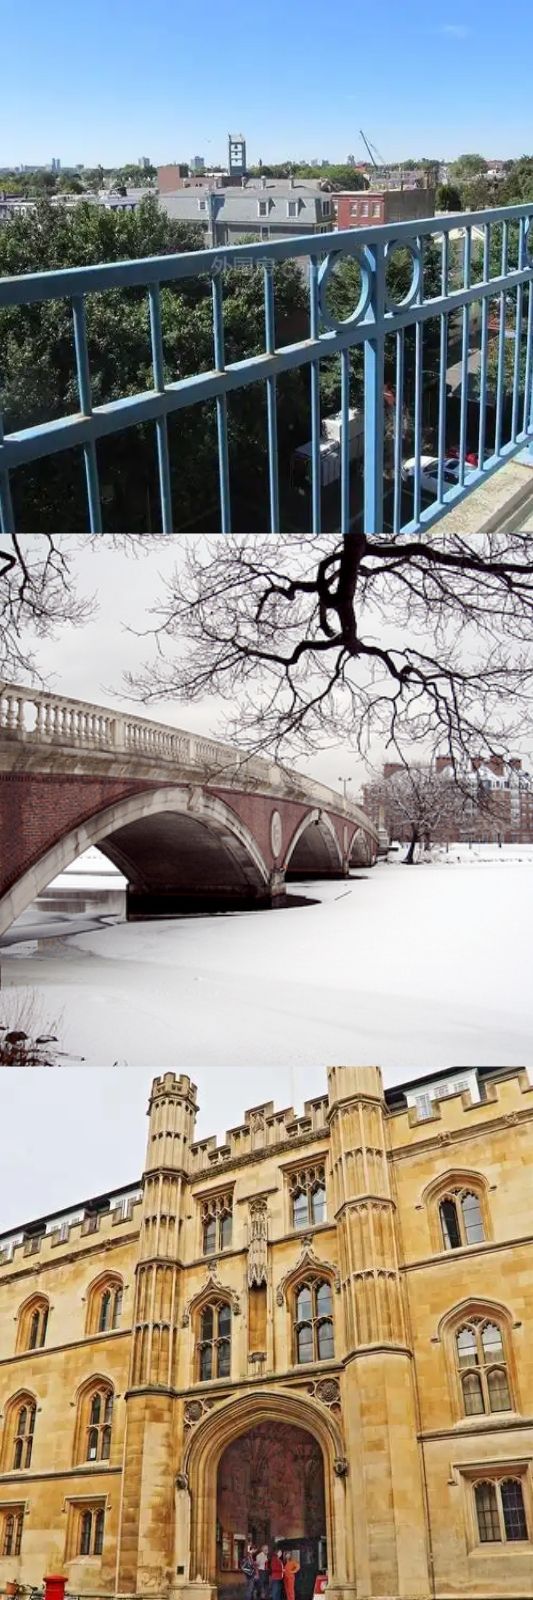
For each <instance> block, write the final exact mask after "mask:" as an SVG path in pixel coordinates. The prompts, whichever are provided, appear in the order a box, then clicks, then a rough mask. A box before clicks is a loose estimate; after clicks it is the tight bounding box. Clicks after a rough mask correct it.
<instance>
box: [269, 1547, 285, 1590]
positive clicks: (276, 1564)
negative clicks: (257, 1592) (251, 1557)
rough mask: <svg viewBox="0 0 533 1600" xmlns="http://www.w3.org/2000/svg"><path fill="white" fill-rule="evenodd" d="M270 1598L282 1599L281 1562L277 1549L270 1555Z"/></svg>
mask: <svg viewBox="0 0 533 1600" xmlns="http://www.w3.org/2000/svg"><path fill="white" fill-rule="evenodd" d="M270 1584H271V1600H283V1562H282V1560H281V1556H280V1554H279V1551H278V1550H273V1552H272V1555H271V1557H270Z"/></svg>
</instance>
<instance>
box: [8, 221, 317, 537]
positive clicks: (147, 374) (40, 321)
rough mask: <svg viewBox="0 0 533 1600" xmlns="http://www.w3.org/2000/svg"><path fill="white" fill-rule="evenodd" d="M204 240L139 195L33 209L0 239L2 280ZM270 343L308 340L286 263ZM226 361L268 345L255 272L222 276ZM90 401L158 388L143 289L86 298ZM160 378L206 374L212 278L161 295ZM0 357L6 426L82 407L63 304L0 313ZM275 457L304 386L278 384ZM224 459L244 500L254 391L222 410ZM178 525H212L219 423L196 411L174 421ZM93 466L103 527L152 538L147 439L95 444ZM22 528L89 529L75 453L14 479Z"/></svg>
mask: <svg viewBox="0 0 533 1600" xmlns="http://www.w3.org/2000/svg"><path fill="white" fill-rule="evenodd" d="M203 242H204V240H203V234H202V232H201V231H200V230H198V229H196V228H192V227H184V226H183V225H182V224H180V223H177V222H175V221H174V220H173V219H171V218H169V217H168V216H167V215H166V213H165V212H162V211H160V210H159V208H158V205H157V202H156V201H155V200H153V199H151V198H147V199H146V200H144V201H143V202H142V204H141V206H140V207H139V208H138V210H137V211H135V212H121V211H120V212H112V211H105V210H103V209H102V208H100V207H96V206H93V205H89V204H84V203H83V202H82V203H81V204H80V205H79V206H78V207H76V210H75V211H74V212H67V211H65V210H63V208H62V207H59V208H53V207H51V206H50V205H49V203H47V202H42V203H41V204H39V206H38V207H37V208H36V211H35V213H34V214H31V215H29V216H25V217H19V218H17V219H16V220H15V221H14V222H12V223H9V224H7V225H6V226H5V227H4V228H2V229H1V230H0V275H12V274H13V275H16V274H18V273H24V272H29V271H32V272H35V271H47V270H57V269H59V268H62V267H72V266H88V265H91V264H95V263H97V262H105V261H107V262H109V261H123V260H128V259H134V258H140V257H146V256H154V255H169V254H174V253H179V252H181V251H184V250H194V249H199V248H201V247H202V245H203ZM274 292H275V303H276V314H277V336H278V342H280V343H283V342H288V340H289V339H290V338H293V337H297V338H300V337H302V335H304V333H305V327H306V323H305V318H304V312H305V307H306V294H305V289H304V284H303V280H302V277H301V273H300V272H299V270H298V268H297V267H296V266H295V265H294V263H292V262H287V263H282V264H280V265H279V266H277V267H276V268H275V271H274ZM223 294H224V306H225V330H226V357H227V360H228V361H235V360H239V359H243V358H246V357H250V356H253V355H258V354H260V353H261V351H262V350H263V349H264V321H263V276H262V269H261V268H260V267H256V268H253V267H252V268H249V267H248V268H243V269H240V270H237V269H233V270H231V271H229V272H227V273H226V274H225V276H224V279H223ZM86 317H87V337H88V346H89V361H90V370H91V380H92V399H93V404H95V405H101V404H106V403H107V402H109V401H111V400H114V399H118V398H119V397H120V396H124V395H128V394H135V393H140V392H144V391H146V390H147V389H150V388H151V387H152V386H153V374H152V366H151V348H150V340H149V317H148V299H147V294H146V291H145V290H144V289H134V290H118V289H117V290H112V291H109V292H107V293H105V294H91V295H88V296H87V300H86ZM161 322H162V333H163V349H164V361H165V377H166V380H167V381H168V382H175V381H176V380H178V379H180V378H184V377H187V376H189V375H191V374H193V373H196V372H198V371H209V370H210V369H211V368H212V367H213V364H214V357H213V326H212V296H211V284H210V281H209V280H208V279H207V277H205V278H193V279H191V280H187V281H186V282H185V283H184V284H183V285H182V286H180V287H174V286H170V285H169V286H165V287H164V288H163V289H162V291H161ZM0 345H1V347H2V351H3V367H2V375H1V390H0V406H1V407H2V409H3V412H4V419H5V426H6V430H9V431H12V430H13V429H16V428H19V427H28V426H32V425H36V424H37V423H40V422H44V421H46V420H50V419H53V418H54V417H59V416H61V415H63V414H64V413H65V412H76V411H77V410H78V409H79V398H78V390H77V383H76V373H75V361H74V354H73V338H72V314H71V309H70V306H69V304H68V303H67V302H66V301H60V302H54V301H50V302H43V303H42V304H40V305H36V306H30V307H13V308H9V309H7V310H4V311H2V312H0ZM278 421H279V436H280V456H281V458H282V460H283V459H284V457H285V456H286V455H287V453H290V450H291V449H292V448H293V446H294V443H300V442H301V440H302V438H304V439H305V438H306V437H307V429H308V402H307V387H306V381H305V376H302V375H301V374H300V373H298V372H297V373H291V374H288V375H287V379H286V380H284V381H280V385H279V418H278ZM228 431H229V445H230V456H231V459H232V461H233V463H234V464H235V466H236V468H237V469H238V470H237V473H236V477H237V476H238V482H239V487H240V489H241V491H242V492H243V493H246V492H248V493H249V494H250V495H253V494H255V493H257V486H258V482H260V479H261V473H262V472H265V471H266V450H267V446H266V441H267V432H266V422H265V400H264V393H263V386H260V387H258V388H256V387H255V385H254V386H251V387H250V388H249V389H243V390H242V391H239V392H238V393H237V394H236V395H234V396H232V397H231V399H230V402H229V406H228ZM169 438H170V445H171V476H172V488H173V507H174V524H175V527H176V528H177V529H179V528H181V527H185V526H192V525H200V526H201V525H203V526H212V527H215V528H216V527H217V516H218V481H217V448H216V417H215V411H214V407H213V406H195V407H193V408H192V409H191V410H190V411H189V410H186V411H183V412H180V413H179V416H178V417H176V418H174V419H171V422H170V424H169ZM98 464H99V471H100V481H101V486H102V501H103V505H104V516H105V526H106V531H109V532H116V531H124V529H128V530H129V531H132V532H137V531H139V532H142V531H145V530H146V529H148V530H149V531H159V529H160V515H161V514H160V509H159V495H158V482H157V463H156V453H155V436H154V429H153V428H148V427H143V428H136V429H134V430H131V431H128V432H125V433H124V434H118V435H114V436H112V437H111V438H109V439H104V440H102V441H101V442H100V444H99V446H98ZM14 493H15V499H16V506H17V513H18V520H19V524H20V526H21V527H22V528H23V529H27V528H32V529H38V530H40V531H50V530H53V529H55V530H56V531H62V532H66V531H74V532H77V531H79V530H80V531H82V530H84V529H85V528H86V505H85V491H84V479H83V463H82V462H81V460H80V459H78V456H77V452H74V453H73V452H69V453H65V454H61V456H58V457H57V458H51V459H50V460H49V461H45V462H43V463H38V464H36V466H34V467H33V468H30V469H28V470H27V471H26V470H25V471H24V472H23V473H21V474H20V475H17V474H15V475H14Z"/></svg>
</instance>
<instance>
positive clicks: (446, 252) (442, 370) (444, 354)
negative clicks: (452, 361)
mask: <svg viewBox="0 0 533 1600" xmlns="http://www.w3.org/2000/svg"><path fill="white" fill-rule="evenodd" d="M449 271H450V239H449V234H447V233H444V234H443V236H442V266H441V289H442V294H443V296H446V295H447V294H448V279H449ZM447 366H448V314H447V312H446V311H443V312H441V316H440V347H439V421H438V443H437V462H438V465H437V500H442V499H443V495H444V459H445V455H446V370H447Z"/></svg>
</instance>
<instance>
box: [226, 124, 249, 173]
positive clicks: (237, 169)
mask: <svg viewBox="0 0 533 1600" xmlns="http://www.w3.org/2000/svg"><path fill="white" fill-rule="evenodd" d="M228 171H229V175H230V178H244V177H245V174H246V139H244V138H243V136H242V133H229V134H228Z"/></svg>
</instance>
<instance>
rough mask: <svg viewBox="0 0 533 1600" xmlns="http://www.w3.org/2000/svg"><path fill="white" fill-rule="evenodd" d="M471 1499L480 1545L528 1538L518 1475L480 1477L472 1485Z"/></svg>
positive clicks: (513, 1541)
mask: <svg viewBox="0 0 533 1600" xmlns="http://www.w3.org/2000/svg"><path fill="white" fill-rule="evenodd" d="M474 1500H475V1507H476V1519H477V1530H478V1534H479V1539H480V1543H481V1544H505V1543H516V1542H518V1541H519V1540H522V1541H524V1540H526V1539H529V1531H528V1526H527V1517H526V1508H525V1503H524V1489H523V1483H522V1479H521V1478H520V1477H516V1478H487V1479H481V1480H480V1481H479V1482H478V1483H475V1484H474Z"/></svg>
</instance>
